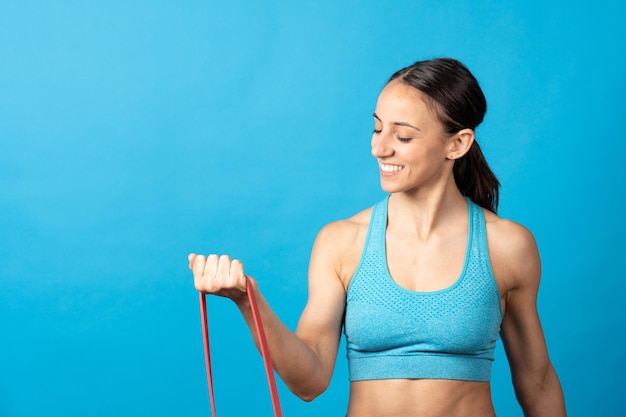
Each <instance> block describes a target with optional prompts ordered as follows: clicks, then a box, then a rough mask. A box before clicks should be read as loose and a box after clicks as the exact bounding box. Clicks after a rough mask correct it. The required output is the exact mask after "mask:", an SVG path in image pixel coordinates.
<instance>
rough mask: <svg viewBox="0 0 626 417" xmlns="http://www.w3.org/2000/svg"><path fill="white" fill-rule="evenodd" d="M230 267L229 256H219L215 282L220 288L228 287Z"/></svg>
mask: <svg viewBox="0 0 626 417" xmlns="http://www.w3.org/2000/svg"><path fill="white" fill-rule="evenodd" d="M230 265H231V260H230V256H228V255H222V256H220V259H219V263H218V265H217V274H216V281H218V283H219V285H220V286H222V287H228V286H230Z"/></svg>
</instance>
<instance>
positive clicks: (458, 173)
mask: <svg viewBox="0 0 626 417" xmlns="http://www.w3.org/2000/svg"><path fill="white" fill-rule="evenodd" d="M393 80H398V81H400V82H402V83H404V84H406V85H409V86H411V87H413V88H416V89H418V90H419V91H421V92H422V93H424V94H425V95H426V96H427V97H428V98H429V99H430V100H432V102H430V103H428V105H429V106H430V107H431V109H433V110H434V111H435V112H436V114H437V115H438V116H439V118H440V119H441V122H442V123H443V125H444V128H445V129H446V131H447V132H448V133H451V134H452V133H456V132H458V131H460V130H462V129H467V128H469V129H472V130H475V129H476V127H477V126H478V125H479V124H480V123H481V122H482V121H483V118H484V117H485V113H486V111H487V101H486V100H485V95H484V94H483V91H482V90H481V88H480V86H479V85H478V81H477V80H476V78H475V77H474V76H473V75H472V73H471V72H469V70H468V69H467V68H466V67H465V65H463V64H462V63H460V62H459V61H457V60H455V59H451V58H437V59H432V60H426V61H418V62H416V63H415V64H413V65H411V66H408V67H406V68H403V69H401V70H399V71H397V72H396V73H395V74H393V75H392V76H391V78H390V79H389V81H393ZM453 172H454V181H455V182H456V185H457V187H459V190H460V191H461V193H462V194H463V195H464V196H467V197H469V198H470V199H471V200H472V201H473V202H475V203H476V204H478V205H480V206H481V207H484V208H486V209H488V210H491V211H493V212H494V213H495V212H496V211H497V209H498V189H499V187H500V182H498V179H497V178H496V176H495V174H494V173H493V172H492V171H491V168H489V165H488V164H487V161H486V160H485V157H484V156H483V153H482V151H481V149H480V146H479V145H478V142H476V140H474V143H473V144H472V146H471V148H470V150H469V151H468V152H467V153H466V154H465V155H464V156H463V157H461V158H459V159H457V160H456V161H454V168H453Z"/></svg>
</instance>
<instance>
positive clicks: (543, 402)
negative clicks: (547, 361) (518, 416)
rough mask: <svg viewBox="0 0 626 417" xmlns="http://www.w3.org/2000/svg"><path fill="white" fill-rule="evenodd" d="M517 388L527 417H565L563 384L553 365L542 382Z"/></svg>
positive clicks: (518, 396) (521, 385)
mask: <svg viewBox="0 0 626 417" xmlns="http://www.w3.org/2000/svg"><path fill="white" fill-rule="evenodd" d="M519 385H520V387H519V388H518V387H517V386H516V393H517V398H518V400H519V403H520V405H521V407H522V409H523V411H524V416H525V417H565V416H566V412H565V400H564V397H563V390H562V388H561V383H560V382H559V378H558V376H557V375H556V372H555V370H554V368H553V367H552V365H550V366H549V369H548V370H547V371H546V373H545V377H544V378H542V379H541V380H540V381H533V382H527V383H526V384H519Z"/></svg>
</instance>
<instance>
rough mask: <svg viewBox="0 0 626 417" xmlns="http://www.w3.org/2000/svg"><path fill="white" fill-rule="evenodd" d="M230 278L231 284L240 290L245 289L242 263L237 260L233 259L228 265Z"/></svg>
mask: <svg viewBox="0 0 626 417" xmlns="http://www.w3.org/2000/svg"><path fill="white" fill-rule="evenodd" d="M230 276H231V279H232V281H233V282H235V283H236V285H237V286H238V287H239V288H240V289H243V290H245V288H246V275H245V273H244V266H243V263H242V262H241V261H240V260H239V259H233V261H232V262H231V264H230Z"/></svg>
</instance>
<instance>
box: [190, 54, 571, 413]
mask: <svg viewBox="0 0 626 417" xmlns="http://www.w3.org/2000/svg"><path fill="white" fill-rule="evenodd" d="M485 111H486V101H485V97H484V95H483V93H482V91H481V89H480V86H479V85H478V82H477V81H476V79H475V78H474V77H473V75H472V74H471V73H470V72H469V71H468V70H467V69H466V68H465V66H464V65H463V64H461V63H460V62H458V61H456V60H454V59H449V58H443V59H435V60H429V61H420V62H417V63H415V64H414V65H412V66H410V67H407V68H404V69H402V70H400V71H398V72H396V73H395V74H394V75H393V76H392V77H391V79H390V80H389V82H388V83H387V85H386V86H385V87H384V88H383V90H382V92H381V93H380V95H379V98H378V102H377V105H376V110H375V112H374V123H375V128H374V132H373V137H372V155H373V156H374V157H375V158H376V159H377V160H378V163H379V168H380V181H381V186H382V188H383V190H384V191H386V192H388V193H389V194H390V195H389V196H388V197H387V198H385V199H384V200H383V201H381V202H380V203H378V204H376V205H375V206H374V207H371V208H368V209H366V210H364V211H361V212H360V213H357V214H355V215H354V216H352V217H351V218H349V219H346V220H340V221H337V222H333V223H331V224H328V225H327V226H325V227H324V228H323V229H322V230H321V231H320V233H319V235H318V237H317V239H316V241H315V244H314V247H313V251H312V254H311V261H310V268H309V299H308V302H307V305H306V307H305V309H304V312H303V313H302V316H301V318H300V321H299V324H298V328H297V330H296V332H292V331H290V330H289V329H288V328H287V327H286V326H285V325H283V323H282V322H281V321H280V320H279V319H278V317H277V316H276V315H275V314H274V313H273V312H272V310H271V309H270V307H269V305H268V303H267V302H266V301H265V300H264V299H263V297H262V295H261V293H260V291H259V289H258V286H257V285H256V281H254V280H251V282H252V283H253V285H252V287H251V288H252V290H253V291H255V293H256V295H257V299H258V302H259V309H260V312H261V316H262V319H263V322H264V323H265V328H266V334H267V341H268V345H269V349H270V351H271V356H272V358H273V362H274V367H275V369H276V371H277V372H278V373H279V374H280V376H281V377H282V379H283V380H284V381H285V383H286V384H287V386H288V387H289V389H291V390H292V391H293V392H294V393H295V394H296V395H297V396H299V397H300V398H302V399H304V400H307V401H310V400H312V399H314V398H315V397H317V396H318V395H320V394H321V393H322V392H323V391H324V390H325V389H326V387H327V386H328V384H329V382H330V379H331V376H332V374H333V369H334V364H335V359H336V356H337V350H338V346H339V341H340V337H341V329H342V327H343V329H344V332H345V337H346V344H347V356H348V367H349V376H350V381H351V384H350V398H349V404H348V416H350V417H375V416H376V417H377V416H391V415H402V416H407V417H438V416H476V417H493V416H494V415H495V410H494V407H493V403H492V398H491V387H490V378H491V364H492V362H493V360H494V349H495V346H496V341H497V339H498V336H499V335H502V338H503V342H504V346H505V349H506V352H507V356H508V358H509V362H510V366H511V371H512V374H513V382H514V386H515V390H516V393H517V396H518V399H519V402H520V405H521V406H522V408H523V410H524V413H525V415H527V416H540V415H550V416H553V417H558V416H563V415H565V405H564V400H563V394H562V391H561V386H560V383H559V380H558V378H557V376H556V372H555V371H554V369H553V367H552V364H551V362H550V359H549V356H548V351H547V347H546V342H545V340H544V335H543V331H542V329H541V324H540V321H539V317H538V314H537V310H536V295H537V290H538V286H539V279H540V263H539V255H538V251H537V246H536V244H535V241H534V238H533V236H532V234H531V233H530V232H529V231H528V230H527V229H526V228H524V227H523V226H521V225H519V224H517V223H514V222H512V221H509V220H505V219H502V218H500V217H498V216H497V215H496V209H497V204H498V187H499V183H498V181H497V179H496V177H495V175H494V174H493V173H492V171H491V169H489V166H488V165H487V163H486V161H485V159H484V158H483V156H482V152H481V151H480V148H479V147H478V144H477V143H476V141H475V134H474V129H475V128H476V127H477V126H478V125H479V124H480V123H481V121H482V119H483V116H484V114H485ZM189 268H190V269H191V270H192V271H193V275H194V282H195V286H196V288H197V289H198V290H199V291H202V292H205V293H211V294H216V295H221V296H225V297H228V298H230V299H232V300H233V301H234V302H235V303H236V304H237V306H238V307H239V309H240V311H241V313H242V314H243V316H244V318H245V319H246V322H247V323H248V325H249V327H250V329H251V332H252V334H253V337H254V340H255V342H256V343H257V345H258V336H257V334H256V331H255V328H254V324H253V318H252V313H251V309H250V305H249V302H248V301H247V300H248V298H247V296H246V291H247V289H246V274H245V272H244V266H243V263H242V262H240V261H238V260H231V259H230V257H228V256H225V255H222V256H217V255H215V254H213V255H209V256H208V257H205V256H203V255H196V254H191V255H190V256H189Z"/></svg>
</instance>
